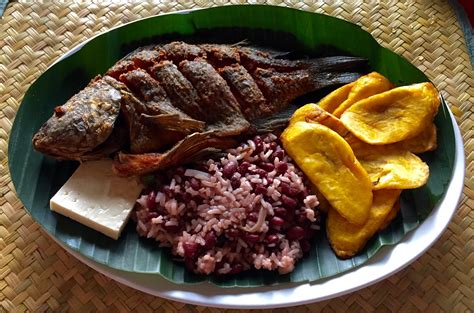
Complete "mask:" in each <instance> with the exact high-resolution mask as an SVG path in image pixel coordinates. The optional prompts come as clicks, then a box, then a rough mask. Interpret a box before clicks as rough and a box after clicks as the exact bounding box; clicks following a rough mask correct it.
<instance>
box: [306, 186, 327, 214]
mask: <svg viewBox="0 0 474 313" xmlns="http://www.w3.org/2000/svg"><path fill="white" fill-rule="evenodd" d="M310 188H311V191H312V192H313V193H314V195H316V197H317V198H318V202H319V206H318V208H319V211H321V212H323V213H328V211H329V208H330V207H331V205H330V204H329V201H328V199H326V198H324V196H323V194H322V193H321V191H319V189H318V187H316V186H315V185H314V184H312V183H310Z"/></svg>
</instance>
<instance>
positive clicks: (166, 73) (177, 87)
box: [150, 61, 206, 121]
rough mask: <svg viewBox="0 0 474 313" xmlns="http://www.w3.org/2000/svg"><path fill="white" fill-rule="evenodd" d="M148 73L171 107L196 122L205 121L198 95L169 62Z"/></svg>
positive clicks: (157, 65)
mask: <svg viewBox="0 0 474 313" xmlns="http://www.w3.org/2000/svg"><path fill="white" fill-rule="evenodd" d="M150 72H151V73H152V75H153V76H154V77H155V79H156V80H157V81H158V82H159V84H160V85H161V86H162V87H163V88H164V90H165V91H166V94H167V95H168V97H169V99H170V101H171V99H172V103H173V106H175V107H176V108H178V109H180V110H181V111H183V112H185V113H186V114H188V115H189V116H190V117H192V118H194V119H197V120H203V121H204V120H205V118H206V116H205V113H204V111H203V108H202V107H201V106H200V105H199V94H198V92H197V91H196V89H195V88H194V87H193V85H192V84H191V83H190V82H189V80H187V79H186V77H184V75H183V74H182V73H181V72H180V71H179V70H178V67H177V66H176V65H175V64H173V62H170V61H162V62H160V63H158V64H156V65H154V66H153V67H152V68H151V69H150Z"/></svg>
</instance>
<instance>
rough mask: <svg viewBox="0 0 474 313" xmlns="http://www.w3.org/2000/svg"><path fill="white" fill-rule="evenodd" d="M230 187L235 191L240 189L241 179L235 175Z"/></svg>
mask: <svg viewBox="0 0 474 313" xmlns="http://www.w3.org/2000/svg"><path fill="white" fill-rule="evenodd" d="M230 185H231V186H232V188H234V189H237V188H239V187H240V178H238V177H237V176H236V175H235V174H234V175H232V178H231V179H230Z"/></svg>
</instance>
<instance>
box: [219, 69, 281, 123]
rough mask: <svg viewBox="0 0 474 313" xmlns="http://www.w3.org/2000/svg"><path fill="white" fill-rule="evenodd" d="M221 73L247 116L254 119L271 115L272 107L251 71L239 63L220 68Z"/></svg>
mask: <svg viewBox="0 0 474 313" xmlns="http://www.w3.org/2000/svg"><path fill="white" fill-rule="evenodd" d="M219 74H221V76H222V77H223V78H224V79H225V80H226V82H227V83H228V84H229V86H230V88H231V90H232V93H233V94H234V96H235V97H236V99H237V101H238V102H239V104H240V108H241V110H242V113H243V114H244V115H245V117H246V118H247V119H249V120H254V119H257V118H259V117H260V116H266V115H269V114H270V113H271V112H272V108H271V106H270V105H269V103H268V101H267V99H265V96H264V95H263V93H262V91H261V90H260V88H259V87H258V85H257V84H256V83H255V80H254V79H253V77H252V76H251V75H250V73H249V72H248V71H247V70H246V69H245V67H243V66H242V65H239V64H233V65H231V66H225V67H223V68H220V69H219Z"/></svg>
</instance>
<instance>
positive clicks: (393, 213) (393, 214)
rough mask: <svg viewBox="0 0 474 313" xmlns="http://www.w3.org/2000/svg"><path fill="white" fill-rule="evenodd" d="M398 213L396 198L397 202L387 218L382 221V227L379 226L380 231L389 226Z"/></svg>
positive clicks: (398, 207) (398, 203)
mask: <svg viewBox="0 0 474 313" xmlns="http://www.w3.org/2000/svg"><path fill="white" fill-rule="evenodd" d="M398 212H400V198H398V201H397V202H395V204H394V205H393V208H392V209H391V210H390V212H388V215H387V217H385V220H384V221H383V224H382V226H380V228H379V229H380V230H383V229H385V228H387V227H388V225H390V223H391V222H392V221H393V220H394V219H395V217H397V215H398Z"/></svg>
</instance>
